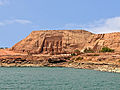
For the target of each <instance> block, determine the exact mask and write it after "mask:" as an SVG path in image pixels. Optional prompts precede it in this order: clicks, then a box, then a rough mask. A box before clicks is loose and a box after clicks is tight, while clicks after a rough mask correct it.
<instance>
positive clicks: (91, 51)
mask: <svg viewBox="0 0 120 90" xmlns="http://www.w3.org/2000/svg"><path fill="white" fill-rule="evenodd" d="M84 52H85V53H94V51H93V50H92V49H91V48H89V49H87V48H86V49H85V50H84Z"/></svg>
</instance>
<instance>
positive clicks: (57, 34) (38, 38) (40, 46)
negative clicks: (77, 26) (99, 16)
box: [11, 30, 93, 54]
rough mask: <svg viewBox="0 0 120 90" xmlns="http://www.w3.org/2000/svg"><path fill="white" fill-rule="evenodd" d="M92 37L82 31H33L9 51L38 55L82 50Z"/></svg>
mask: <svg viewBox="0 0 120 90" xmlns="http://www.w3.org/2000/svg"><path fill="white" fill-rule="evenodd" d="M91 35H93V34H92V33H90V32H88V31H84V30H46V31H45V30H44V31H42V30H41V31H33V32H32V33H31V34H30V35H29V36H28V37H26V38H25V39H23V40H22V41H20V42H18V43H17V44H15V45H14V46H13V47H12V48H11V49H12V50H13V51H16V52H22V53H23V52H28V51H30V52H31V53H35V54H39V53H44V54H59V53H64V52H72V51H73V50H75V49H76V48H78V49H80V50H81V49H82V48H83V47H84V45H85V44H86V43H87V39H88V38H89V37H90V36H91Z"/></svg>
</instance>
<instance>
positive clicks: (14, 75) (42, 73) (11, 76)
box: [0, 67, 120, 90]
mask: <svg viewBox="0 0 120 90" xmlns="http://www.w3.org/2000/svg"><path fill="white" fill-rule="evenodd" d="M0 90H120V74H117V73H108V72H100V71H93V70H84V69H73V68H56V67H53V68H50V67H44V68H42V67H40V68H34V67H11V68H5V67H0Z"/></svg>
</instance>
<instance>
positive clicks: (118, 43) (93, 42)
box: [84, 32, 120, 52]
mask: <svg viewBox="0 0 120 90" xmlns="http://www.w3.org/2000/svg"><path fill="white" fill-rule="evenodd" d="M103 47H109V48H111V49H114V50H115V51H120V32H116V33H107V34H94V35H92V36H91V37H90V38H89V40H88V41H87V43H86V45H85V47H84V49H85V48H91V49H93V50H94V51H96V52H98V51H99V50H101V49H102V48H103Z"/></svg>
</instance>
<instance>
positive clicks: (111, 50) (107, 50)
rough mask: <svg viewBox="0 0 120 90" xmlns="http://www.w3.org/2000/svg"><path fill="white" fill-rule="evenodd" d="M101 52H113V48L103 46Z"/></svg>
mask: <svg viewBox="0 0 120 90" xmlns="http://www.w3.org/2000/svg"><path fill="white" fill-rule="evenodd" d="M101 52H114V49H110V48H108V47H103V48H102V50H101Z"/></svg>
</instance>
